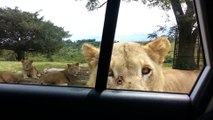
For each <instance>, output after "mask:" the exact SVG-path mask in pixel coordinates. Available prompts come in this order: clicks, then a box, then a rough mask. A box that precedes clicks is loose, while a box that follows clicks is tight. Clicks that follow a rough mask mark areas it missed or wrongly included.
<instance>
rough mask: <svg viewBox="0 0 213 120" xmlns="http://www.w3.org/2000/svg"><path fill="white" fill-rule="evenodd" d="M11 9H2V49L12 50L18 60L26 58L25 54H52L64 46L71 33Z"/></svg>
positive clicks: (0, 21)
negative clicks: (65, 39)
mask: <svg viewBox="0 0 213 120" xmlns="http://www.w3.org/2000/svg"><path fill="white" fill-rule="evenodd" d="M38 16H39V12H35V13H30V12H24V11H21V10H19V9H18V8H17V7H16V8H15V9H11V8H0V49H7V50H12V51H14V52H15V53H16V55H17V60H21V59H24V58H25V52H42V53H47V54H49V53H52V52H54V51H56V50H58V49H59V48H61V47H62V45H63V39H64V38H66V37H69V33H68V32H66V31H64V29H63V28H61V27H58V26H55V25H54V24H53V23H52V22H51V21H44V20H43V17H38Z"/></svg>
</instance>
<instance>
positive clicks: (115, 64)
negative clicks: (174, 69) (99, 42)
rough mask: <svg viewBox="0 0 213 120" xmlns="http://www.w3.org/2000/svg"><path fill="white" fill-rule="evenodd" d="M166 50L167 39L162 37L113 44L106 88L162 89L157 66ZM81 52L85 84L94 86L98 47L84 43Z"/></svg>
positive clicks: (159, 69)
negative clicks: (143, 42) (87, 73)
mask: <svg viewBox="0 0 213 120" xmlns="http://www.w3.org/2000/svg"><path fill="white" fill-rule="evenodd" d="M169 49H170V42H169V40H168V39H167V38H166V37H160V38H157V39H156V40H154V41H153V42H150V43H148V44H147V45H141V44H139V43H134V42H118V43H114V45H113V51H112V56H111V63H110V71H111V72H110V71H109V72H110V73H109V74H110V75H109V77H108V84H107V87H108V88H113V89H133V90H148V91H149V90H151V91H163V89H164V76H163V72H162V67H161V66H162V63H163V61H164V58H165V56H166V55H167V54H168V51H169ZM82 51H83V55H84V57H85V59H86V61H87V63H88V65H89V69H90V76H89V80H88V83H87V85H88V86H89V87H94V85H95V79H96V73H97V65H98V55H99V49H98V48H96V47H94V46H92V45H90V44H84V45H83V46H82ZM142 71H143V72H142Z"/></svg>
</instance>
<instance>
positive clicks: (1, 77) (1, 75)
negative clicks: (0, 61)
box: [0, 71, 23, 83]
mask: <svg viewBox="0 0 213 120" xmlns="http://www.w3.org/2000/svg"><path fill="white" fill-rule="evenodd" d="M21 81H23V78H22V77H21V76H20V75H18V74H16V73H15V72H10V71H0V82H3V83H19V82H21Z"/></svg>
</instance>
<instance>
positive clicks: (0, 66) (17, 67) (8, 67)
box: [0, 61, 86, 72]
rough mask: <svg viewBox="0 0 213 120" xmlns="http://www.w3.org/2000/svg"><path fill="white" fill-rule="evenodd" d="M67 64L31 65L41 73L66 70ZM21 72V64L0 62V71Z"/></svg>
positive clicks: (35, 63)
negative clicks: (60, 69)
mask: <svg viewBox="0 0 213 120" xmlns="http://www.w3.org/2000/svg"><path fill="white" fill-rule="evenodd" d="M67 64H71V63H69V62H33V65H34V66H36V68H37V69H38V70H39V71H43V70H44V69H45V68H51V67H55V68H66V67H67ZM80 66H82V67H85V66H86V64H80ZM21 70H22V63H21V62H14V61H0V71H12V72H17V71H21Z"/></svg>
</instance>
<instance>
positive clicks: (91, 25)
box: [0, 0, 205, 93]
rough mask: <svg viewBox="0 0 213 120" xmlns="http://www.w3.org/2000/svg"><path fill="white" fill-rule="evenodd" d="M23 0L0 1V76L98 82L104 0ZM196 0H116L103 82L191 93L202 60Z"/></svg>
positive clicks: (81, 83)
mask: <svg viewBox="0 0 213 120" xmlns="http://www.w3.org/2000/svg"><path fill="white" fill-rule="evenodd" d="M17 1H18V0H17ZM22 2H23V4H22V3H21V2H17V3H16V2H11V1H3V4H2V5H1V13H2V14H1V17H2V20H1V23H0V24H2V27H1V33H2V37H1V46H0V48H1V51H0V52H1V56H2V57H1V62H0V64H1V65H0V66H1V67H0V68H1V71H0V75H1V76H2V77H1V79H0V82H2V83H21V84H36V85H57V86H83V87H95V86H96V85H97V84H96V79H97V80H98V78H97V72H98V68H99V67H100V66H99V65H103V64H101V63H100V62H99V57H100V55H99V53H100V52H101V51H103V49H102V50H101V49H100V46H101V44H102V46H104V45H103V44H108V43H107V42H105V43H104V42H102V41H101V40H103V39H104V37H103V36H102V35H103V34H104V33H102V30H103V26H104V18H105V10H106V6H107V1H102V0H96V1H72V2H71V1H67V0H64V1H62V2H61V1H60V2H59V1H54V2H53V3H52V6H49V7H46V5H47V3H46V2H48V1H45V2H44V1H35V3H34V4H33V7H29V6H30V5H32V4H31V2H29V1H22ZM58 5H60V6H63V7H62V8H61V9H55V7H57V6H58ZM69 5H72V6H73V7H69ZM193 5H194V4H193V1H190V2H184V1H181V2H178V3H174V2H173V1H168V2H166V3H163V2H156V1H147V2H140V1H121V4H120V10H119V14H118V21H117V25H116V26H115V27H116V30H115V32H114V34H115V35H114V38H113V39H114V42H113V48H112V55H111V61H110V64H109V68H108V77H107V85H106V87H107V88H108V89H122V90H140V91H157V92H172V93H190V91H191V90H192V88H193V86H194V85H195V83H196V80H197V79H198V78H199V75H200V73H201V71H202V69H203V68H204V67H205V59H204V54H203V48H202V40H201V36H200V33H199V25H198V22H197V19H196V17H197V16H196V13H195V11H194V10H195V9H194V6H193ZM177 6H178V7H177ZM70 8H72V9H70ZM79 23H80V24H79ZM115 24H116V23H115ZM105 26H106V25H105ZM108 49H109V50H111V48H107V47H106V48H104V50H108ZM109 54H110V53H109ZM189 76H190V77H189Z"/></svg>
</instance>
